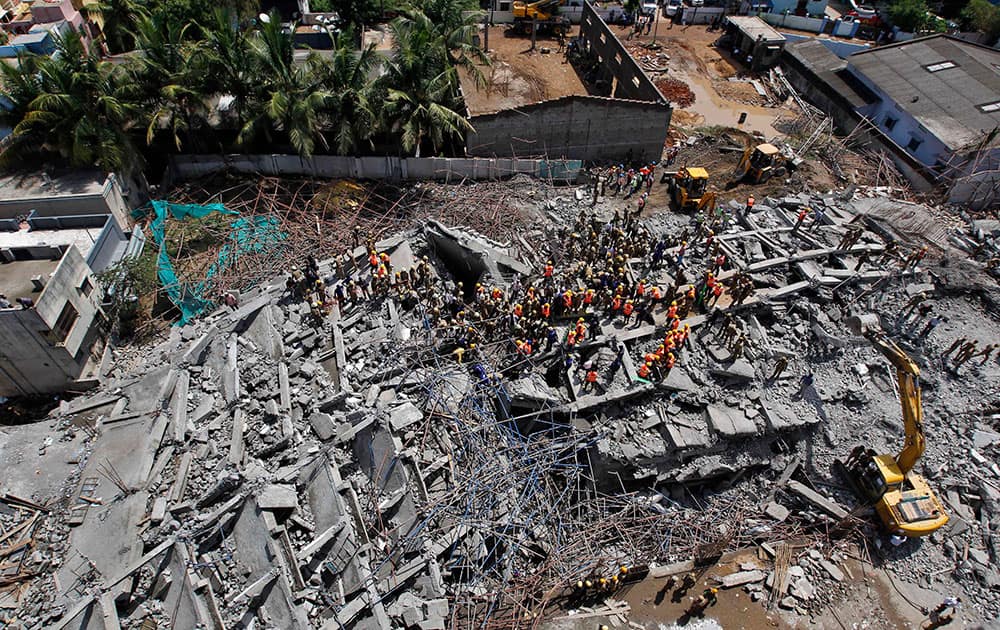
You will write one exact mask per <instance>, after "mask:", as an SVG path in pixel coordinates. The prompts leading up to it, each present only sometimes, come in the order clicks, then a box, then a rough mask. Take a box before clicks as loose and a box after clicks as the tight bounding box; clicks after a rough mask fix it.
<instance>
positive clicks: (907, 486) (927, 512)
mask: <svg viewBox="0 0 1000 630" xmlns="http://www.w3.org/2000/svg"><path fill="white" fill-rule="evenodd" d="M847 326H848V328H849V329H851V330H852V331H853V332H854V333H855V334H859V335H864V336H865V338H867V339H868V341H869V342H870V343H871V344H872V345H873V346H875V348H877V349H878V350H879V351H880V352H881V353H882V354H883V355H885V357H886V358H887V359H889V362H890V363H892V365H893V367H894V368H895V369H896V379H897V381H898V383H899V401H900V403H901V404H902V407H903V430H904V433H905V436H906V438H905V441H904V443H903V449H902V450H901V451H899V453H897V454H896V455H895V456H893V455H889V454H884V455H880V454H877V453H875V451H874V450H872V449H870V448H866V447H865V446H863V445H861V446H858V447H856V448H855V449H854V450H853V451H852V452H851V455H850V457H848V458H847V461H846V462H843V464H842V465H843V467H844V469H845V470H846V472H847V476H848V479H849V480H850V481H851V483H852V485H853V486H854V489H855V491H856V492H857V493H858V494H859V495H860V496H861V497H862V499H863V500H865V501H869V502H871V503H874V504H875V511H876V512H877V513H878V515H879V518H880V519H881V520H882V523H883V524H884V525H885V528H886V530H887V531H888V532H889V533H891V534H897V535H902V536H907V537H910V538H915V537H918V536H927V535H930V534H932V533H934V532H935V531H937V530H938V529H940V528H941V527H943V526H944V524H945V523H947V522H948V514H947V513H945V510H944V507H943V506H942V505H941V502H940V501H939V500H938V498H937V495H935V494H934V490H932V489H931V487H930V485H929V484H928V483H927V480H926V479H924V478H923V477H922V476H921V475H919V474H918V473H916V472H915V471H914V470H913V468H914V466H916V463H917V461H918V460H919V459H920V456H921V455H923V453H924V411H923V406H922V405H921V403H920V368H919V367H917V364H916V363H914V362H913V360H912V359H911V358H910V357H909V356H908V355H907V354H906V353H905V352H904V351H903V350H902V349H901V348H900V347H899V346H898V345H896V342H894V341H893V340H892V339H889V337H888V336H887V335H886V334H885V333H884V332H883V331H882V327H881V326H880V325H879V323H878V316H876V315H871V314H867V315H863V316H861V317H850V318H848V320H847Z"/></svg>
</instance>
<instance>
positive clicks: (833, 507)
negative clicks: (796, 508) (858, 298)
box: [788, 480, 848, 519]
mask: <svg viewBox="0 0 1000 630" xmlns="http://www.w3.org/2000/svg"><path fill="white" fill-rule="evenodd" d="M788 489H789V490H791V491H792V492H794V493H795V494H797V495H799V496H800V497H802V498H803V499H805V500H806V501H808V502H810V503H812V504H813V505H815V506H816V507H818V508H819V509H821V510H823V511H824V512H826V513H827V514H829V515H830V516H833V517H834V518H838V519H845V518H847V516H848V512H847V510H845V509H844V508H843V507H842V506H841V505H840V504H839V503H837V502H836V501H833V500H832V499H828V498H826V497H824V496H823V495H821V494H820V493H818V492H816V491H815V490H813V489H811V488H808V487H806V486H805V485H804V484H802V483H799V482H798V481H794V480H792V481H789V482H788Z"/></svg>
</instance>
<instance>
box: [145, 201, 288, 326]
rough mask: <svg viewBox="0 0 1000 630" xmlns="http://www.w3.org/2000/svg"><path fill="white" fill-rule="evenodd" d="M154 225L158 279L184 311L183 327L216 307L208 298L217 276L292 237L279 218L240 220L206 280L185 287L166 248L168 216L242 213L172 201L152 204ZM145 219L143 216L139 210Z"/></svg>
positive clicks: (151, 229) (216, 204)
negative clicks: (243, 257) (247, 255)
mask: <svg viewBox="0 0 1000 630" xmlns="http://www.w3.org/2000/svg"><path fill="white" fill-rule="evenodd" d="M151 204H152V207H153V221H152V222H151V223H150V226H149V228H150V231H151V232H152V234H153V240H155V241H156V246H157V247H158V248H159V251H158V254H157V258H156V275H157V277H158V278H159V280H160V283H161V284H162V285H163V288H164V289H165V290H166V292H167V297H169V298H170V301H171V302H173V303H174V304H175V305H176V306H177V308H179V309H180V311H181V319H180V322H179V323H180V324H185V323H187V322H188V321H189V320H190V319H191V318H192V317H195V316H197V315H198V314H199V313H201V312H202V311H203V310H204V309H205V307H207V306H209V305H211V304H212V300H211V299H210V297H209V296H207V295H205V293H206V291H207V290H208V287H209V286H210V284H209V281H210V280H211V279H212V278H213V277H214V276H215V275H216V274H219V273H221V272H223V271H225V270H226V269H229V268H230V267H232V266H233V265H235V264H236V261H237V260H238V259H239V257H240V256H241V255H242V254H245V253H259V252H264V251H267V250H270V249H273V248H274V247H277V246H279V245H280V244H281V243H282V242H283V241H284V240H285V239H286V238H287V237H288V235H287V234H285V233H284V232H282V231H281V230H279V229H278V228H279V221H278V219H277V217H251V218H248V219H247V218H238V219H235V220H233V222H232V223H230V224H229V227H230V228H231V231H230V233H229V235H228V237H227V239H226V243H225V244H224V245H223V246H222V248H221V249H220V250H219V257H218V259H217V260H216V261H215V262H214V263H212V266H211V267H209V269H208V272H207V273H206V274H205V278H204V279H203V280H201V281H199V282H196V283H193V284H184V283H182V282H181V281H180V279H179V278H178V277H177V273H176V272H175V271H174V265H173V263H172V262H171V260H170V256H169V255H168V254H167V247H166V244H165V240H166V236H165V232H166V223H167V216H168V215H169V216H171V217H173V218H175V219H178V220H181V221H183V220H184V219H186V218H188V217H192V218H195V219H200V218H202V217H205V216H207V215H209V214H212V213H213V212H218V213H220V214H229V215H234V216H237V215H239V213H238V212H236V211H234V210H230V209H228V208H226V207H225V206H224V205H222V204H220V203H210V204H206V205H202V206H199V205H190V204H176V203H170V202H168V201H159V200H157V201H152V202H151ZM135 214H136V215H137V217H136V218H138V216H141V215H142V214H143V212H142V211H141V210H137V211H136V213H135Z"/></svg>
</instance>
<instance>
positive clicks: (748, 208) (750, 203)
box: [743, 195, 755, 214]
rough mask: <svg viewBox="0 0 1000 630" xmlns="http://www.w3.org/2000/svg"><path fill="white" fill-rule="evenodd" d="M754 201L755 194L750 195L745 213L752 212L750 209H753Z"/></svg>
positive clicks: (744, 209)
mask: <svg viewBox="0 0 1000 630" xmlns="http://www.w3.org/2000/svg"><path fill="white" fill-rule="evenodd" d="M754 201H755V200H754V198H753V195H750V196H749V197H747V206H746V208H743V213H744V214H750V211H751V210H753V204H754Z"/></svg>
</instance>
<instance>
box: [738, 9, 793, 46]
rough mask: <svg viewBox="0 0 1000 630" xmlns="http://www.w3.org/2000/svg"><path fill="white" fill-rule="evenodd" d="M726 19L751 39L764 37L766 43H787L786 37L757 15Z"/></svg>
mask: <svg viewBox="0 0 1000 630" xmlns="http://www.w3.org/2000/svg"><path fill="white" fill-rule="evenodd" d="M726 19H727V20H729V23H730V24H735V25H736V28H738V29H740V31H741V32H742V33H743V34H744V35H746V36H747V37H750V38H751V39H757V38H758V37H760V36H763V37H764V41H765V42H783V41H785V36H784V35H782V34H781V33H779V32H778V31H776V30H775V29H774V27H773V26H771V25H770V24H768V23H767V22H765V21H764V20H762V19H760V18H759V17H757V16H756V15H730V16H729V17H727V18H726Z"/></svg>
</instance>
